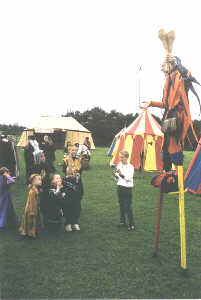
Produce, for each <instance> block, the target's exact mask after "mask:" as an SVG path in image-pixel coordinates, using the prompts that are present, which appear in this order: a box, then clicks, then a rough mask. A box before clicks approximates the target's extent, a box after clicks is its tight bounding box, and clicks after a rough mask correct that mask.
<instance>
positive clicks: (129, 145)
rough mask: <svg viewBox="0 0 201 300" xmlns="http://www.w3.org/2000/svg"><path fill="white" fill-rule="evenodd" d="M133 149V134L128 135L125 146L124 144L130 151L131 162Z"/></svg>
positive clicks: (125, 148)
mask: <svg viewBox="0 0 201 300" xmlns="http://www.w3.org/2000/svg"><path fill="white" fill-rule="evenodd" d="M132 149H133V138H132V135H128V136H127V138H126V141H125V146H124V150H126V151H128V153H129V159H128V160H129V162H130V159H131V153H132Z"/></svg>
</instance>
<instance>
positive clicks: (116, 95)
mask: <svg viewBox="0 0 201 300" xmlns="http://www.w3.org/2000/svg"><path fill="white" fill-rule="evenodd" d="M200 2H201V1H200V0H191V1H186V0H183V1H182V0H174V1H172V0H169V1H163V0H160V1H157V0H147V1H146V0H140V1H134V0H132V1H128V0H122V1H119V0H106V1H105V0H91V1H90V0H86V1H85V0H71V1H68V0H64V1H62V0H55V1H52V0H39V1H38V0H32V1H30V0H24V1H22V0H14V1H10V0H1V1H0V101H1V102H0V103H1V104H0V124H14V123H18V124H19V125H23V126H26V127H32V126H34V125H35V124H36V122H37V121H38V119H39V117H40V116H54V115H55V116H60V115H62V114H65V113H66V112H67V111H69V110H72V111H75V110H79V111H81V112H83V111H85V110H87V109H91V108H93V107H95V106H98V107H101V108H102V109H104V110H106V111H107V112H109V111H110V110H113V109H115V110H117V111H119V112H122V113H124V114H127V113H133V114H135V113H136V112H138V113H139V112H140V109H139V81H140V101H141V102H143V101H149V100H154V101H161V98H162V92H163V85H164V75H163V73H162V72H161V63H162V61H163V60H164V58H165V50H164V48H163V46H162V43H161V41H160V40H159V38H158V31H159V29H161V28H163V29H164V30H165V31H169V30H172V29H173V30H175V34H176V39H175V42H174V46H173V54H174V55H177V56H179V57H180V58H181V59H182V63H183V65H184V66H185V67H187V69H189V70H190V71H191V72H192V75H193V76H194V77H196V78H197V79H198V81H200V82H201V60H200V55H201V34H200V28H201V18H200V11H201V10H200V7H201V3H200ZM139 66H142V71H141V72H140V74H139V73H138V69H139ZM196 90H197V92H198V94H199V95H200V97H201V87H199V86H197V87H196ZM189 99H190V108H191V113H192V118H193V119H200V116H199V106H198V104H197V100H196V98H195V97H194V96H193V95H192V94H189ZM150 112H151V113H154V114H156V115H158V116H159V117H160V116H161V115H162V111H161V110H158V109H156V108H151V109H150Z"/></svg>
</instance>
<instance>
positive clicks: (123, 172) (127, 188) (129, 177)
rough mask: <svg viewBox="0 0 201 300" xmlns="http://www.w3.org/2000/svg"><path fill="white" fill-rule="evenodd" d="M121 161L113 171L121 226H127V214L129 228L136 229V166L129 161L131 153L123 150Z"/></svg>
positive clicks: (120, 155) (120, 156)
mask: <svg viewBox="0 0 201 300" xmlns="http://www.w3.org/2000/svg"><path fill="white" fill-rule="evenodd" d="M119 158H120V163H119V164H118V165H117V167H116V168H115V169H114V171H113V175H114V177H115V179H116V181H117V193H118V199H119V207H120V226H121V227H127V225H126V216H127V218H128V223H129V224H128V230H129V231H130V230H134V229H135V227H134V218H133V211H132V189H133V176H134V167H133V165H131V164H130V163H128V158H129V153H128V152H127V151H121V152H120V154H119Z"/></svg>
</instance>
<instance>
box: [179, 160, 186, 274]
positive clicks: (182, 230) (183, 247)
mask: <svg viewBox="0 0 201 300" xmlns="http://www.w3.org/2000/svg"><path fill="white" fill-rule="evenodd" d="M178 185H179V214H180V247H181V268H182V269H183V270H186V269H187V265H186V225H185V208H184V179H183V166H178Z"/></svg>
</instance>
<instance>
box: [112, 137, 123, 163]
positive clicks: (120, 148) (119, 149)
mask: <svg viewBox="0 0 201 300" xmlns="http://www.w3.org/2000/svg"><path fill="white" fill-rule="evenodd" d="M124 144H125V136H124V135H122V136H121V137H120V142H119V147H118V149H117V153H116V156H115V159H114V162H113V164H114V165H115V166H116V165H118V163H119V152H120V151H122V150H123V148H124Z"/></svg>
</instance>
